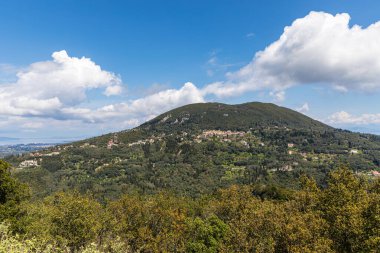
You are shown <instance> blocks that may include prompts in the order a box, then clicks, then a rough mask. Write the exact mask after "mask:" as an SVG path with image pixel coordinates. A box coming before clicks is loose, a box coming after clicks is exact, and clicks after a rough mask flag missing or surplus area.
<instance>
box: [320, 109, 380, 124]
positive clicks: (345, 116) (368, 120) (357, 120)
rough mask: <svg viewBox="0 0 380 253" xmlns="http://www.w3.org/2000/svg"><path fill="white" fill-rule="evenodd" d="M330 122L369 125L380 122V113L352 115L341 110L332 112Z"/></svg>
mask: <svg viewBox="0 0 380 253" xmlns="http://www.w3.org/2000/svg"><path fill="white" fill-rule="evenodd" d="M327 123H330V124H354V125H369V124H380V113H378V114H362V115H358V116H355V115H351V114H350V113H348V112H345V111H340V112H336V113H334V114H332V115H331V116H330V117H328V119H327Z"/></svg>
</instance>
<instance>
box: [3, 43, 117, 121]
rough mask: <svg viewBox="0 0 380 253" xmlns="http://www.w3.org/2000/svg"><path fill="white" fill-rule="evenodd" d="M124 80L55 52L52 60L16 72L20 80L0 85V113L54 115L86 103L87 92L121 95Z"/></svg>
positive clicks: (85, 60) (88, 62)
mask: <svg viewBox="0 0 380 253" xmlns="http://www.w3.org/2000/svg"><path fill="white" fill-rule="evenodd" d="M121 84H122V82H121V79H120V78H119V77H118V76H117V75H115V74H114V73H111V72H108V71H104V70H102V69H101V68H100V66H99V65H96V64H95V63H94V62H93V61H92V60H91V59H89V58H85V57H82V58H76V57H70V56H69V55H68V54H67V52H66V51H64V50H63V51H59V52H54V53H53V54H52V60H50V61H43V62H36V63H33V64H31V65H30V66H28V67H27V68H25V69H23V70H21V71H18V72H17V80H16V81H15V82H13V83H10V84H3V85H0V113H2V114H9V115H39V116H41V115H51V114H55V113H57V111H58V110H60V109H61V108H62V107H65V106H74V105H77V104H79V103H81V102H82V101H84V100H85V99H86V91H88V90H90V89H96V88H105V89H106V90H105V94H106V95H115V94H118V93H120V92H121Z"/></svg>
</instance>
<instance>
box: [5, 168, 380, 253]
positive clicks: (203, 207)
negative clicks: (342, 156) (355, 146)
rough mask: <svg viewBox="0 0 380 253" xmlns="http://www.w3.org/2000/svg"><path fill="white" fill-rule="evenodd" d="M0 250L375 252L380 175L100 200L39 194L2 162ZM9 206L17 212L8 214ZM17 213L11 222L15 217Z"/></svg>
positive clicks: (338, 173) (344, 173)
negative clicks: (29, 192) (293, 186)
mask: <svg viewBox="0 0 380 253" xmlns="http://www.w3.org/2000/svg"><path fill="white" fill-rule="evenodd" d="M0 183H1V186H4V187H2V188H1V191H0V194H1V196H0V197H1V201H2V202H1V204H0V212H1V213H2V214H5V215H2V216H1V218H0V252H269V253H270V252H378V249H379V248H380V218H379V217H380V191H379V189H380V188H379V186H380V181H378V180H375V181H370V182H369V181H368V180H366V179H364V178H362V177H358V176H357V175H355V174H354V173H352V172H351V171H350V170H348V169H347V168H340V169H337V170H335V171H333V172H330V173H329V175H328V178H327V181H326V187H323V188H321V187H318V186H317V184H316V182H315V181H314V180H313V179H311V178H309V177H307V176H305V175H301V176H300V178H299V183H298V184H299V190H290V189H284V188H280V187H268V186H265V185H251V186H236V185H233V186H230V187H228V188H225V189H220V190H218V191H217V192H215V193H214V194H207V195H202V196H201V197H199V198H189V197H181V196H178V195H173V194H171V193H169V192H160V193H157V194H153V195H140V194H127V195H124V196H122V197H121V198H120V199H117V200H114V201H109V202H106V203H99V202H98V201H97V200H95V198H94V197H93V196H91V195H90V194H87V195H81V194H79V193H78V192H75V191H74V192H66V193H63V192H59V193H55V194H53V195H51V196H49V197H46V198H44V199H42V200H38V201H28V200H27V199H25V198H24V196H25V194H24V192H25V188H24V186H23V185H21V184H19V183H17V181H16V180H14V179H13V178H11V177H10V173H9V165H8V164H6V163H3V162H1V174H0ZM9 210H13V211H9ZM15 217H17V219H15Z"/></svg>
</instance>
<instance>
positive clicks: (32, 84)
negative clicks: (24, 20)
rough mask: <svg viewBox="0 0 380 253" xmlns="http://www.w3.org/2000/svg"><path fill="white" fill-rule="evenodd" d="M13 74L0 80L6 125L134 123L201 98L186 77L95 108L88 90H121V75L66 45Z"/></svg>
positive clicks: (112, 92)
mask: <svg viewBox="0 0 380 253" xmlns="http://www.w3.org/2000/svg"><path fill="white" fill-rule="evenodd" d="M3 68H5V67H3ZM16 78H17V80H16V81H14V82H13V83H8V84H0V116H1V117H8V120H6V119H4V120H3V122H7V123H6V125H12V124H13V123H15V122H17V124H18V125H19V126H20V127H21V128H24V129H38V128H39V127H42V126H43V125H44V123H48V124H53V122H54V124H55V123H56V122H60V121H66V122H71V123H72V122H73V121H76V122H82V123H84V124H89V123H91V124H92V123H97V124H101V125H108V126H110V125H113V126H114V127H115V125H117V126H118V127H133V126H136V125H137V124H139V123H142V122H143V121H145V120H148V119H151V118H153V117H155V116H157V115H158V114H160V113H163V112H165V111H167V110H170V109H173V108H175V107H178V106H181V105H186V104H191V103H200V102H204V98H203V94H202V92H201V91H200V90H199V89H198V88H197V87H196V86H195V85H194V84H192V83H185V84H184V85H183V86H182V87H180V88H179V89H166V90H161V91H156V92H153V93H151V94H149V95H146V96H145V97H142V98H138V99H135V100H130V101H127V102H122V103H116V104H108V105H105V106H102V107H99V108H96V104H91V105H89V104H88V102H89V101H88V100H87V99H86V98H87V94H86V93H87V91H89V90H91V89H103V94H104V95H105V96H107V97H108V96H113V95H119V94H121V93H122V92H123V87H122V81H121V78H120V77H119V76H117V75H116V74H114V73H112V72H108V71H105V70H102V69H101V67H100V66H99V65H97V64H96V63H95V62H93V61H92V60H91V59H89V58H86V57H82V58H76V57H70V56H69V55H68V54H67V52H66V51H59V52H55V53H53V54H52V60H50V61H43V62H36V63H33V64H31V65H30V66H28V67H27V68H24V69H23V70H19V71H18V72H17V74H16ZM104 101H106V100H104ZM83 102H86V106H84V103H83ZM30 117H33V119H32V120H31V121H30V120H29V119H30Z"/></svg>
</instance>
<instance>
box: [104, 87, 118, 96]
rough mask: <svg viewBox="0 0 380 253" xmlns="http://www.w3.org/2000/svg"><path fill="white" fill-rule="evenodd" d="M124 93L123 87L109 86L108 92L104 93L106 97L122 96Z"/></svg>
mask: <svg viewBox="0 0 380 253" xmlns="http://www.w3.org/2000/svg"><path fill="white" fill-rule="evenodd" d="M122 91H123V87H121V86H120V85H115V86H108V87H107V88H106V90H105V91H104V95H106V96H107V97H109V96H114V95H120V94H121V93H122Z"/></svg>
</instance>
